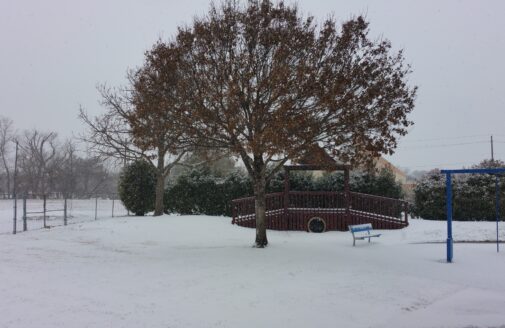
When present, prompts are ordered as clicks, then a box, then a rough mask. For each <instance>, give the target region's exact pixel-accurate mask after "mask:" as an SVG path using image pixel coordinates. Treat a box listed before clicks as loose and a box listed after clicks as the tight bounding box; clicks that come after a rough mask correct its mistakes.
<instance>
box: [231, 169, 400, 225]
mask: <svg viewBox="0 0 505 328" xmlns="http://www.w3.org/2000/svg"><path fill="white" fill-rule="evenodd" d="M284 169H285V175H284V176H285V179H284V191H283V192H278V193H271V194H268V195H267V199H266V208H267V213H266V221H267V222H266V225H267V229H273V230H301V231H314V232H323V231H328V230H339V231H345V230H348V226H349V225H353V224H362V223H371V224H372V225H373V228H374V229H401V228H403V227H406V226H407V225H408V203H407V202H405V201H403V200H399V199H393V198H386V197H380V196H374V195H368V194H362V193H356V192H352V191H350V188H349V170H350V168H349V167H348V166H346V165H341V164H337V163H335V162H328V161H326V163H324V164H296V165H285V166H284ZM300 170H303V171H309V170H312V171H313V170H325V171H343V172H344V190H343V191H340V192H329V191H291V190H290V184H289V172H291V171H300ZM254 205H255V204H254V197H247V198H240V199H235V200H233V201H232V211H233V220H232V223H233V224H237V225H239V226H242V227H250V228H254V227H256V216H255V209H254Z"/></svg>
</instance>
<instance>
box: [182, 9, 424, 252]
mask: <svg viewBox="0 0 505 328" xmlns="http://www.w3.org/2000/svg"><path fill="white" fill-rule="evenodd" d="M368 26H369V24H368V23H367V22H366V21H365V19H364V18H363V17H356V18H353V19H350V20H348V21H346V22H344V23H343V24H341V25H338V24H336V22H335V21H334V20H333V19H328V20H325V21H324V22H322V24H321V25H319V26H317V25H316V24H315V22H314V19H313V18H312V17H307V18H303V17H302V16H301V15H300V14H299V12H298V10H297V8H296V7H294V6H288V5H286V4H284V3H283V2H282V1H281V2H278V3H277V4H273V3H271V2H270V1H267V0H264V1H248V2H247V4H246V5H240V4H239V3H238V1H227V2H225V3H224V4H222V5H221V6H220V7H217V6H212V7H211V10H210V11H209V13H208V14H207V15H206V16H205V17H203V18H196V19H195V20H194V23H193V24H192V26H190V27H187V28H181V29H180V30H179V33H178V36H177V42H178V46H179V47H180V48H181V51H183V53H184V56H183V61H182V62H181V64H180V65H181V68H182V69H183V70H184V75H183V76H184V79H183V81H182V82H183V83H181V85H180V87H179V89H178V90H179V92H180V96H181V97H183V98H184V100H185V103H184V106H185V113H186V126H187V129H188V130H187V132H188V133H190V134H191V135H193V136H194V138H195V139H196V140H198V142H197V143H198V144H199V145H200V146H206V147H220V148H224V149H228V150H230V151H231V152H233V153H235V154H236V155H237V156H239V157H240V158H241V159H242V161H243V163H244V165H245V167H246V169H247V171H248V173H249V175H250V176H251V178H252V181H253V184H254V193H255V198H256V240H255V244H256V246H257V247H264V246H266V245H267V243H268V240H267V235H266V223H265V219H266V213H265V211H266V185H267V182H268V180H269V179H270V178H271V177H272V175H273V174H274V173H275V172H276V171H277V170H279V169H280V168H281V167H282V166H283V165H284V164H285V163H286V162H287V161H289V160H290V159H296V158H297V157H298V156H300V154H301V153H303V151H304V150H306V149H308V148H309V147H312V146H313V145H318V146H319V147H322V148H324V149H326V150H327V151H328V153H330V154H332V155H333V156H335V157H338V158H339V159H340V160H341V161H345V162H346V163H349V164H355V163H360V162H364V161H366V160H369V159H371V158H373V157H375V156H377V155H379V154H381V153H392V152H393V150H394V149H395V147H396V145H397V138H398V136H402V135H404V134H405V133H406V128H407V127H408V126H409V125H411V124H412V123H411V122H410V121H409V120H408V118H407V114H408V113H410V112H411V111H412V109H413V108H414V98H415V91H416V88H415V87H409V85H408V83H407V82H408V81H407V78H408V75H409V73H410V68H409V66H408V65H405V64H404V58H403V55H402V52H401V51H400V52H396V53H395V52H393V51H392V49H391V44H390V42H389V41H388V40H385V39H377V40H373V39H371V38H370V37H369V36H368V32H369V28H368Z"/></svg>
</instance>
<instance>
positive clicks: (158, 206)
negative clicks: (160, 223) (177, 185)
mask: <svg viewBox="0 0 505 328" xmlns="http://www.w3.org/2000/svg"><path fill="white" fill-rule="evenodd" d="M164 194H165V175H164V174H163V173H161V174H160V173H159V172H158V173H157V174H156V199H155V202H154V216H159V215H163V210H164V209H165V208H164V206H163V196H164Z"/></svg>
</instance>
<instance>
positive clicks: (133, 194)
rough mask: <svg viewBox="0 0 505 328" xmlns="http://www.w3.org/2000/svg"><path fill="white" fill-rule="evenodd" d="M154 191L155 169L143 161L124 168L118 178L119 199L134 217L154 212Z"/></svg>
mask: <svg viewBox="0 0 505 328" xmlns="http://www.w3.org/2000/svg"><path fill="white" fill-rule="evenodd" d="M155 189H156V171H155V168H154V167H153V166H152V165H151V163H148V162H146V161H143V160H138V161H135V162H133V163H131V164H129V165H128V166H126V167H125V168H124V169H123V171H122V172H121V175H120V177H119V187H118V191H119V198H120V199H121V201H122V202H123V204H124V206H125V207H126V208H127V209H128V210H129V211H130V212H132V213H134V214H135V215H139V216H143V215H144V214H146V213H147V212H150V211H153V210H154V200H155Z"/></svg>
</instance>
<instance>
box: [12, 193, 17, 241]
mask: <svg viewBox="0 0 505 328" xmlns="http://www.w3.org/2000/svg"><path fill="white" fill-rule="evenodd" d="M13 221H14V222H13V227H12V233H13V234H14V235H15V234H16V232H17V227H18V222H17V221H18V196H17V195H16V193H14V218H13Z"/></svg>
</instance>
